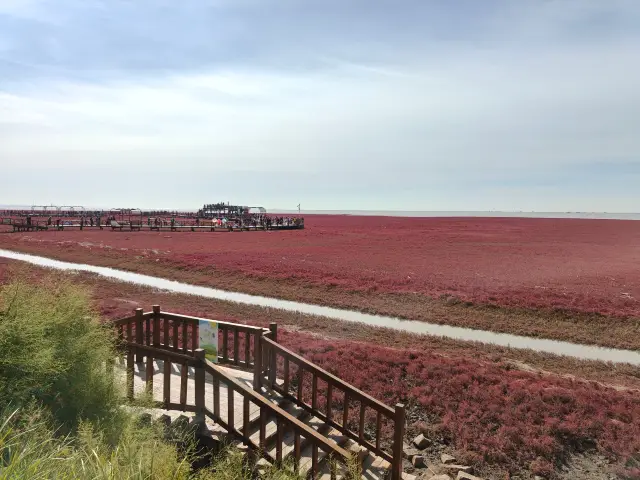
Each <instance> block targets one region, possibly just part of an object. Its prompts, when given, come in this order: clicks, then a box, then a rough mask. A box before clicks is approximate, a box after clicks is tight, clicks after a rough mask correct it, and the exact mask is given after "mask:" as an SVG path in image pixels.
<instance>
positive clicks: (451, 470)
mask: <svg viewBox="0 0 640 480" xmlns="http://www.w3.org/2000/svg"><path fill="white" fill-rule="evenodd" d="M430 445H431V442H430V441H429V439H428V438H426V437H425V436H424V435H418V436H417V437H416V438H414V439H413V442H411V445H406V444H405V446H404V455H405V457H406V459H407V460H408V461H409V462H411V465H413V467H414V468H415V469H416V470H417V471H416V472H415V473H416V474H418V473H420V474H421V475H420V477H419V478H421V479H424V480H454V477H452V476H453V475H456V476H455V480H482V479H481V478H480V477H476V476H475V475H472V472H473V468H472V467H471V466H468V465H459V464H457V463H456V458H455V457H454V456H453V455H449V454H447V453H442V454H441V455H440V463H438V464H435V463H432V462H429V461H428V460H427V457H426V455H425V452H424V450H425V449H426V448H427V447H429V446H430ZM421 469H425V472H424V473H422V472H418V470H421Z"/></svg>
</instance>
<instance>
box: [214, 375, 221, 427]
mask: <svg viewBox="0 0 640 480" xmlns="http://www.w3.org/2000/svg"><path fill="white" fill-rule="evenodd" d="M213 418H214V420H220V380H218V377H213Z"/></svg>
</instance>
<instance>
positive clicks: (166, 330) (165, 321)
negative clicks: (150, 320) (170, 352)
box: [162, 318, 169, 348]
mask: <svg viewBox="0 0 640 480" xmlns="http://www.w3.org/2000/svg"><path fill="white" fill-rule="evenodd" d="M162 333H163V334H164V340H163V344H164V348H169V320H168V319H167V318H163V319H162Z"/></svg>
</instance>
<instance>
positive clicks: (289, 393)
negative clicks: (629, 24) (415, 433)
mask: <svg viewBox="0 0 640 480" xmlns="http://www.w3.org/2000/svg"><path fill="white" fill-rule="evenodd" d="M274 332H276V335H277V330H272V332H271V336H273V335H274ZM262 348H263V350H264V351H265V352H266V357H267V358H268V359H269V361H268V365H269V366H268V368H267V374H266V375H265V376H266V377H267V378H268V380H267V379H265V378H264V377H263V380H262V381H267V382H268V384H269V386H270V387H271V388H273V389H274V390H276V391H277V392H279V393H280V394H282V395H284V396H285V397H286V398H288V399H290V400H293V401H294V402H295V403H296V404H298V405H299V406H301V407H302V408H304V409H306V410H308V411H309V412H311V413H312V414H313V415H315V416H316V417H318V418H320V419H321V420H323V421H324V422H326V423H327V424H328V425H330V426H331V427H333V428H335V429H336V430H338V431H340V432H341V433H343V434H344V435H346V436H348V437H349V438H351V439H353V440H355V441H357V442H358V443H359V444H360V445H362V446H364V447H366V448H367V449H369V450H370V451H372V452H374V453H375V454H376V455H379V456H381V457H382V458H384V459H385V460H387V461H388V462H390V463H391V464H392V467H393V468H394V470H395V471H397V474H398V475H401V472H402V455H403V444H402V442H403V439H404V426H405V408H404V405H402V404H397V405H396V408H395V409H392V408H391V407H389V406H387V405H385V404H384V403H382V402H380V401H378V400H376V399H375V398H373V397H371V396H369V395H367V394H366V393H364V392H363V391H361V390H358V389H357V388H355V387H354V386H353V385H350V384H349V383H347V382H345V381H343V380H341V379H339V378H338V377H336V376H334V375H332V374H331V373H329V372H327V371H326V370H323V369H322V368H320V367H318V366H317V365H315V364H313V363H311V362H309V361H308V360H306V359H305V358H303V357H301V356H300V355H298V354H296V353H294V352H292V351H291V350H288V349H286V348H285V347H283V346H282V345H280V344H279V343H277V338H276V339H273V338H269V336H263V337H262ZM280 359H282V369H281V372H280V375H281V376H282V381H280V379H278V375H277V374H276V369H277V366H278V364H279V360H280ZM292 365H295V367H296V370H297V371H296V373H295V375H292V374H291V366H292ZM263 375H264V374H263ZM307 375H310V377H311V395H310V397H311V398H310V400H311V403H307V402H305V400H304V398H303V390H304V384H305V377H306V376H307ZM319 380H321V381H323V382H325V383H326V384H327V386H326V391H325V392H326V396H325V398H326V401H325V405H324V407H323V408H324V411H323V409H321V408H320V406H319V405H318V397H319V387H318V381H319ZM293 383H295V385H293ZM292 387H295V388H292ZM336 396H339V397H341V400H342V401H341V402H340V403H341V411H340V410H338V408H336V404H335V403H334V401H333V400H334V397H336ZM352 404H355V405H356V406H357V407H359V417H358V418H359V421H358V423H357V429H356V430H354V429H353V428H351V426H350V424H349V412H350V407H351V406H352ZM336 410H338V412H337V413H338V419H339V420H338V421H336V416H335V413H336ZM367 410H371V411H372V412H373V413H374V414H375V430H374V432H373V433H371V434H370V435H369V436H370V437H373V442H374V443H372V442H371V441H369V440H368V439H367V435H365V418H366V415H367ZM385 421H386V422H387V423H388V424H389V426H390V427H391V428H393V439H388V440H387V441H386V442H385V441H383V438H382V425H383V422H385ZM385 446H390V447H387V448H385ZM398 469H399V470H398ZM394 473H395V472H394ZM392 478H394V479H395V478H398V479H399V478H400V477H399V476H397V477H396V476H394V475H392Z"/></svg>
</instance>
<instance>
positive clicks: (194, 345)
mask: <svg viewBox="0 0 640 480" xmlns="http://www.w3.org/2000/svg"><path fill="white" fill-rule="evenodd" d="M198 330H199V325H198V322H191V350H192V351H194V352H195V351H196V350H197V349H198V343H199V342H200V338H199V337H198Z"/></svg>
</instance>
